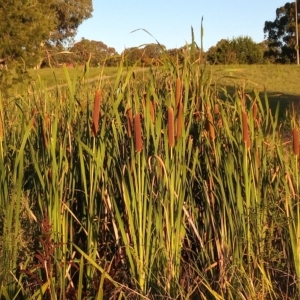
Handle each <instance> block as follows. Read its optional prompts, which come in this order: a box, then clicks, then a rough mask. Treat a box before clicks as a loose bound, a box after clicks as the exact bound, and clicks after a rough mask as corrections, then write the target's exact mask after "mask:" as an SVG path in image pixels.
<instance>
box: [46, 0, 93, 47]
mask: <svg viewBox="0 0 300 300" xmlns="http://www.w3.org/2000/svg"><path fill="white" fill-rule="evenodd" d="M51 8H52V10H53V11H54V12H55V13H56V20H57V23H56V24H57V26H56V28H55V30H54V31H51V34H50V39H49V41H51V42H52V43H54V44H58V43H59V44H62V43H66V42H70V41H71V42H72V41H73V40H72V39H73V37H74V36H75V34H76V31H77V29H78V26H79V25H80V24H81V23H82V22H83V21H84V20H86V19H88V18H90V17H91V16H92V12H93V5H92V0H56V1H54V4H52V5H51Z"/></svg>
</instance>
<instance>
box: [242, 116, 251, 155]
mask: <svg viewBox="0 0 300 300" xmlns="http://www.w3.org/2000/svg"><path fill="white" fill-rule="evenodd" d="M242 124H243V141H244V142H245V144H246V147H247V149H249V148H250V135H249V128H248V116H247V113H246V112H245V111H243V112H242Z"/></svg>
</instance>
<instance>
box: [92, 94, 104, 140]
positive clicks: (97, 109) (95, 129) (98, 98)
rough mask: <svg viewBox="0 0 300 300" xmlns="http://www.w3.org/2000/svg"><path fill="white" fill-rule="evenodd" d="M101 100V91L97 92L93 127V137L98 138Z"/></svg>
mask: <svg viewBox="0 0 300 300" xmlns="http://www.w3.org/2000/svg"><path fill="white" fill-rule="evenodd" d="M101 100H102V93H101V90H97V91H96V93H95V98H94V114H93V127H92V135H93V136H96V135H97V132H98V126H99V117H100V106H101Z"/></svg>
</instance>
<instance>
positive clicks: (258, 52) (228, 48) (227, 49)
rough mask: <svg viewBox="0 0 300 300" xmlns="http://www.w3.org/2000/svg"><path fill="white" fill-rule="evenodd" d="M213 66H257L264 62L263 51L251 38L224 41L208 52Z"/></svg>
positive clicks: (208, 58) (208, 59)
mask: <svg viewBox="0 0 300 300" xmlns="http://www.w3.org/2000/svg"><path fill="white" fill-rule="evenodd" d="M207 61H208V62H209V63H211V64H257V63H262V62H263V51H262V48H261V46H260V45H259V44H256V43H255V42H254V41H253V40H252V39H251V38H250V37H237V38H233V39H232V40H228V39H222V40H221V41H219V42H218V43H217V45H216V46H213V47H211V48H210V49H209V50H208V52H207Z"/></svg>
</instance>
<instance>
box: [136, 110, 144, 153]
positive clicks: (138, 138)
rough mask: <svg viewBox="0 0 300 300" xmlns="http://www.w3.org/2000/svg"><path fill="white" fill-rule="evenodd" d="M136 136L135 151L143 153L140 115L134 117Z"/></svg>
mask: <svg viewBox="0 0 300 300" xmlns="http://www.w3.org/2000/svg"><path fill="white" fill-rule="evenodd" d="M134 136H135V151H136V152H141V151H142V149H143V142H142V126H141V117H140V114H136V115H135V116H134Z"/></svg>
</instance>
